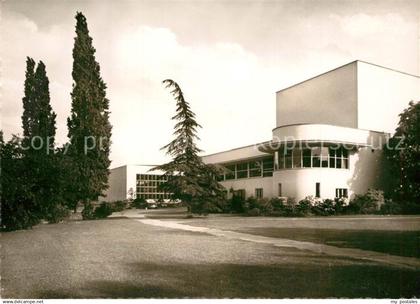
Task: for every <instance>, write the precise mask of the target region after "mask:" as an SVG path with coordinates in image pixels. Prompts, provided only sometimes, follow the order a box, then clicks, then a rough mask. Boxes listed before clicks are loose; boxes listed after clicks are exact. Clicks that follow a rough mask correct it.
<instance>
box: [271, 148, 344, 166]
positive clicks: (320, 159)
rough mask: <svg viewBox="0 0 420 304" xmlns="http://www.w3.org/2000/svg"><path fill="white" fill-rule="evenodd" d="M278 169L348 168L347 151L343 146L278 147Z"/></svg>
mask: <svg viewBox="0 0 420 304" xmlns="http://www.w3.org/2000/svg"><path fill="white" fill-rule="evenodd" d="M278 155H279V169H291V168H338V169H348V168H349V157H348V151H347V150H346V149H344V148H343V147H337V148H335V147H334V148H328V147H312V148H305V149H299V148H295V149H291V148H289V149H286V150H285V149H280V150H279V152H278Z"/></svg>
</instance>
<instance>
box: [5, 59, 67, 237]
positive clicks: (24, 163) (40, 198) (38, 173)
mask: <svg viewBox="0 0 420 304" xmlns="http://www.w3.org/2000/svg"><path fill="white" fill-rule="evenodd" d="M35 66H36V65H35V61H34V60H33V59H31V58H27V61H26V74H25V76H26V79H25V84H24V86H25V88H24V97H23V98H22V103H23V115H22V127H23V138H22V139H21V138H18V137H16V136H14V137H13V138H12V139H11V140H10V141H9V142H7V143H4V141H3V139H2V141H1V145H2V147H1V159H2V174H1V188H2V200H1V202H2V220H3V221H2V228H4V229H6V230H14V229H22V228H27V227H31V226H32V225H33V224H35V223H37V222H38V221H39V219H41V218H45V217H48V215H50V214H51V213H52V212H51V211H52V210H54V209H55V207H56V205H57V204H58V203H59V200H60V192H59V188H58V177H59V166H58V161H57V159H56V156H55V155H54V136H55V119H56V114H55V113H54V112H53V111H52V108H51V105H50V94H49V80H48V77H47V74H46V69H45V65H44V63H43V62H42V61H41V62H39V64H38V66H37V67H36V69H35Z"/></svg>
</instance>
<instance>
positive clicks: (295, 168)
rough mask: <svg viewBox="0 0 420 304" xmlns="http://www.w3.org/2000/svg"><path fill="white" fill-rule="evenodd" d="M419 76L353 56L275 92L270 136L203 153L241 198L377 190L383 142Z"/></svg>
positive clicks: (419, 90) (419, 92) (418, 93)
mask: <svg viewBox="0 0 420 304" xmlns="http://www.w3.org/2000/svg"><path fill="white" fill-rule="evenodd" d="M419 99H420V77H419V76H415V75H409V74H406V73H403V72H398V71H395V70H392V69H388V68H385V67H381V66H377V65H374V64H370V63H366V62H362V61H354V62H351V63H349V64H346V65H344V66H341V67H339V68H336V69H334V70H332V71H329V72H326V73H324V74H321V75H318V76H316V77H313V78H311V79H308V80H305V81H303V82H301V83H298V84H296V85H293V86H291V87H289V88H286V89H283V90H281V91H278V92H277V93H276V121H277V123H276V127H275V128H274V129H273V131H272V134H273V136H272V139H271V140H270V141H266V142H263V143H259V144H255V145H251V146H247V147H242V148H237V149H232V150H229V151H224V152H220V153H215V154H211V155H206V156H204V157H203V159H204V161H205V162H206V163H213V164H219V165H222V166H223V167H224V168H225V169H226V170H225V173H224V174H223V175H222V176H220V182H221V183H222V184H223V185H224V186H225V187H226V189H227V190H228V193H229V195H232V194H237V195H240V196H243V197H249V196H255V197H267V198H271V197H276V196H280V197H293V198H295V199H296V200H300V199H302V198H304V197H306V196H308V195H312V196H315V197H321V198H334V197H352V196H354V195H355V194H363V193H365V192H366V191H367V190H368V189H369V188H381V170H382V147H383V145H384V144H385V143H386V142H387V139H388V138H389V136H390V135H391V134H392V133H393V132H394V130H395V128H396V126H397V124H398V119H399V118H398V114H399V113H401V112H402V111H403V109H405V108H406V107H407V106H408V103H409V102H410V101H411V100H419Z"/></svg>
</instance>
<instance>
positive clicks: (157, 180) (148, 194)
mask: <svg viewBox="0 0 420 304" xmlns="http://www.w3.org/2000/svg"><path fill="white" fill-rule="evenodd" d="M166 181H167V179H166V177H165V176H163V175H157V174H137V175H136V184H137V189H136V197H137V198H144V199H155V200H158V199H169V198H170V196H171V195H170V193H165V192H163V191H161V190H160V189H159V188H158V187H159V185H161V184H163V183H164V182H166Z"/></svg>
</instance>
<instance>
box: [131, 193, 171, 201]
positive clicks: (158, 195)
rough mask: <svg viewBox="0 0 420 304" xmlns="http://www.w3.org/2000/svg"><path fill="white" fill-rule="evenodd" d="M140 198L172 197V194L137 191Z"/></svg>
mask: <svg viewBox="0 0 420 304" xmlns="http://www.w3.org/2000/svg"><path fill="white" fill-rule="evenodd" d="M137 197H138V198H143V199H155V200H156V199H170V198H171V195H170V194H168V193H137Z"/></svg>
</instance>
